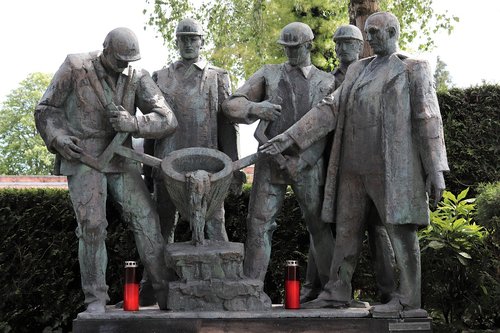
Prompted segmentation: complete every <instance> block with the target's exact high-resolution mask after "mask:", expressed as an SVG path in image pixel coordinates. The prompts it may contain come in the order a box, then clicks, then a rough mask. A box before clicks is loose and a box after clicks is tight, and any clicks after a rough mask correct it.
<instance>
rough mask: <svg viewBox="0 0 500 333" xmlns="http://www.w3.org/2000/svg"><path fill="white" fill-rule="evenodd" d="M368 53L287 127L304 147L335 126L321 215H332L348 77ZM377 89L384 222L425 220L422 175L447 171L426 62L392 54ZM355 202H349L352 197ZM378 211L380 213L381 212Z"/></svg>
mask: <svg viewBox="0 0 500 333" xmlns="http://www.w3.org/2000/svg"><path fill="white" fill-rule="evenodd" d="M373 59H374V58H373V57H372V58H367V59H363V60H360V61H358V62H356V63H354V64H352V65H351V66H350V67H349V69H348V71H347V73H346V78H345V81H344V83H343V84H342V85H341V86H340V87H339V88H338V89H337V90H336V91H335V92H334V93H333V94H331V95H330V96H328V97H327V98H325V99H324V100H323V101H322V102H321V103H320V104H318V105H317V106H316V107H315V108H313V109H312V110H311V111H309V112H308V113H307V114H306V115H305V116H304V117H303V118H302V119H301V120H300V121H299V122H298V123H297V124H295V125H294V126H293V127H291V128H290V129H289V130H288V131H287V133H288V134H289V135H290V136H291V137H292V138H293V140H294V141H295V143H296V144H297V145H298V146H299V147H300V148H301V149H305V148H306V147H308V146H309V145H311V144H312V143H314V142H315V141H316V140H318V139H319V138H322V137H323V136H325V135H327V133H328V132H330V131H332V130H335V134H334V143H333V146H332V151H331V154H330V160H329V164H328V171H327V180H326V184H325V197H324V202H323V211H322V219H323V220H324V221H325V222H334V220H335V199H336V191H337V183H338V175H339V173H338V170H339V165H341V162H342V161H341V148H342V139H343V127H344V120H345V114H346V113H347V112H352V107H351V105H350V104H349V103H348V100H349V96H350V94H351V93H354V94H355V93H356V92H352V89H353V86H354V83H355V81H356V79H357V78H358V77H359V75H360V74H361V73H362V71H363V70H364V69H365V67H366V66H367V65H368V64H369V63H370V62H371V61H372V60H373ZM380 84H381V85H383V89H382V91H383V94H382V95H381V96H374V97H373V101H374V103H376V102H379V107H380V111H381V115H382V120H381V126H382V131H381V133H382V138H381V142H382V154H383V156H382V157H383V161H384V170H383V172H384V178H385V196H386V197H385V207H384V209H385V212H384V213H385V216H386V219H387V220H386V222H387V223H390V224H417V225H427V224H428V223H429V210H428V196H427V193H426V189H425V177H426V175H428V174H429V173H431V172H435V171H447V170H448V162H447V158H446V149H445V144H444V136H443V125H442V120H441V114H440V111H439V105H438V101H437V97H436V93H435V90H434V87H433V82H432V75H431V72H430V69H429V64H428V63H427V62H425V61H421V60H415V59H411V58H407V57H405V56H403V55H401V54H397V53H395V54H392V55H391V56H390V58H389V71H387V73H386V76H385V78H384V80H383V82H380ZM353 204H355V203H353ZM381 215H382V216H384V214H381Z"/></svg>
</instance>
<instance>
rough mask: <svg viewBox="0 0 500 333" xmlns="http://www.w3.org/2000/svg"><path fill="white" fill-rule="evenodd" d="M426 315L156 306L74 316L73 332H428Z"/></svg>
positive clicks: (365, 311)
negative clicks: (189, 309) (382, 316)
mask: <svg viewBox="0 0 500 333" xmlns="http://www.w3.org/2000/svg"><path fill="white" fill-rule="evenodd" d="M431 323H432V322H431V319H430V318H411V319H410V318H409V319H376V318H371V317H370V313H369V311H368V309H352V308H351V309H320V310H284V309H283V308H281V307H274V308H273V310H272V311H260V312H259V311H237V312H230V311H221V312H170V311H160V310H158V307H146V308H141V309H140V311H137V312H126V311H123V310H121V309H115V308H114V307H108V308H107V309H106V313H104V314H86V313H82V314H79V315H78V317H77V318H76V319H75V320H74V321H73V332H74V333H87V332H92V333H93V332H106V333H136V332H141V333H157V332H176V333H223V332H231V333H263V332H273V333H285V332H286V333H355V332H363V333H364V332H370V333H396V332H398V333H410V332H413V333H430V332H432V327H431Z"/></svg>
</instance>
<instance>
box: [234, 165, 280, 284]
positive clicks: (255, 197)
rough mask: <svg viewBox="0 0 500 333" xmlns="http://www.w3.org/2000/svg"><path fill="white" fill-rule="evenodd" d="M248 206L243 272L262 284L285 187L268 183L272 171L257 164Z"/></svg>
mask: <svg viewBox="0 0 500 333" xmlns="http://www.w3.org/2000/svg"><path fill="white" fill-rule="evenodd" d="M255 169H256V170H255V174H254V182H253V185H252V192H251V194H250V202H249V205H248V217H247V239H246V242H245V259H244V262H243V271H244V273H245V275H246V276H247V277H249V278H252V279H259V280H262V281H264V279H265V277H266V272H267V266H268V265H269V259H270V257H271V240H272V235H273V232H274V230H275V229H276V215H277V214H278V211H279V209H280V208H281V206H282V204H283V199H284V196H285V191H286V185H281V184H271V182H270V180H271V177H270V174H271V170H270V169H269V167H267V165H266V164H264V165H259V163H257V165H256V168H255Z"/></svg>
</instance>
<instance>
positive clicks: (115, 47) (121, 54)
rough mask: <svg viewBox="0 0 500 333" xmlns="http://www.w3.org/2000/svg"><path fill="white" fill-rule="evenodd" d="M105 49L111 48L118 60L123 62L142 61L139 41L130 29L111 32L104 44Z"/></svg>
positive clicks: (118, 29)
mask: <svg viewBox="0 0 500 333" xmlns="http://www.w3.org/2000/svg"><path fill="white" fill-rule="evenodd" d="M102 45H103V47H104V48H105V49H107V48H110V49H111V50H112V51H113V55H114V57H115V58H116V59H118V60H122V61H129V62H130V61H136V60H139V59H141V52H140V51H139V41H138V40H137V36H136V35H135V34H134V32H133V31H132V30H130V29H129V28H116V29H113V30H111V31H110V32H109V33H108V35H107V36H106V38H105V39H104V43H103V44H102Z"/></svg>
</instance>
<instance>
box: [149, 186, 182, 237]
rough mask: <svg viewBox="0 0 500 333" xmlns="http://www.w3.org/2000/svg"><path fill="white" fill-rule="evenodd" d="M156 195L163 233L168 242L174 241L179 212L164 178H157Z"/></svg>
mask: <svg viewBox="0 0 500 333" xmlns="http://www.w3.org/2000/svg"><path fill="white" fill-rule="evenodd" d="M154 188H155V191H154V197H155V201H156V206H157V209H158V216H159V218H160V228H161V234H162V235H163V239H164V240H165V243H166V244H170V243H173V242H174V234H175V227H176V226H177V221H178V214H177V210H176V208H175V205H174V203H173V201H172V199H171V198H170V194H169V193H168V190H167V188H166V185H165V183H164V181H163V179H160V178H155V182H154Z"/></svg>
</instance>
